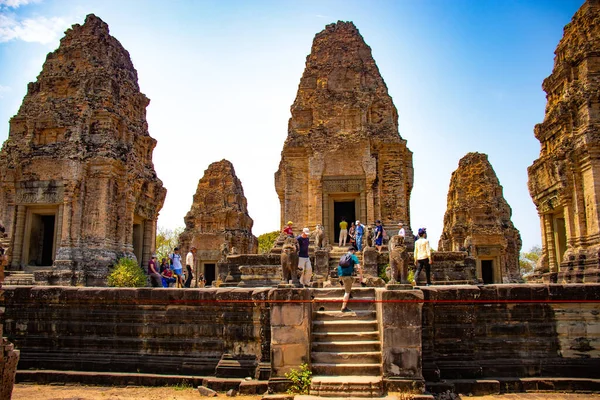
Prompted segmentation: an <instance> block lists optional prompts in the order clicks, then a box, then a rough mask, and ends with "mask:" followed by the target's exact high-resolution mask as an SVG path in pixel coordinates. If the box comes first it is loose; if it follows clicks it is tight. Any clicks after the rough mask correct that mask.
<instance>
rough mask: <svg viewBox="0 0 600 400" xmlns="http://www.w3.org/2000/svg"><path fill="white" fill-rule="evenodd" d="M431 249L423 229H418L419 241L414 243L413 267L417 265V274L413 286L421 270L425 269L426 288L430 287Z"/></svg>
mask: <svg viewBox="0 0 600 400" xmlns="http://www.w3.org/2000/svg"><path fill="white" fill-rule="evenodd" d="M431 264H433V262H432V259H431V247H430V246H429V239H427V232H426V231H425V228H420V229H419V240H417V241H416V242H415V265H418V267H417V272H415V277H414V279H413V282H412V283H413V284H416V282H417V279H419V275H420V274H421V270H422V269H423V267H425V276H426V277H427V286H429V285H431Z"/></svg>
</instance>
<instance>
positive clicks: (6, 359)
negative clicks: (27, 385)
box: [0, 290, 20, 400]
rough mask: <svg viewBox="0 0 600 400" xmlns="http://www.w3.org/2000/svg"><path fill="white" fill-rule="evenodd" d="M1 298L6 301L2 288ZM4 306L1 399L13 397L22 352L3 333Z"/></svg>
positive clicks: (0, 331) (1, 314) (0, 320)
mask: <svg viewBox="0 0 600 400" xmlns="http://www.w3.org/2000/svg"><path fill="white" fill-rule="evenodd" d="M0 298H1V300H2V301H3V302H4V291H3V290H0ZM3 325H4V308H3V309H2V310H0V340H1V341H2V342H1V343H0V379H2V383H1V384H0V400H10V399H11V397H12V391H13V386H14V384H15V376H16V375H17V364H18V362H19V356H20V352H19V350H15V346H14V345H13V344H12V343H10V342H9V341H8V340H7V339H6V338H5V337H2V335H3V333H4V332H3V329H2V328H3Z"/></svg>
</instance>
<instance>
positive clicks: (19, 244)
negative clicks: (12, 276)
mask: <svg viewBox="0 0 600 400" xmlns="http://www.w3.org/2000/svg"><path fill="white" fill-rule="evenodd" d="M25 209H26V207H25V206H22V205H17V222H16V224H15V225H16V226H15V236H14V242H13V254H12V261H11V263H10V265H11V267H12V268H19V267H20V266H21V264H22V263H21V258H22V256H23V239H24V236H25Z"/></svg>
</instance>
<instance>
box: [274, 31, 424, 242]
mask: <svg viewBox="0 0 600 400" xmlns="http://www.w3.org/2000/svg"><path fill="white" fill-rule="evenodd" d="M291 113H292V117H291V118H290V121H289V125H288V136H287V139H286V141H285V144H284V147H283V151H282V152H281V162H280V164H279V170H278V171H277V173H276V174H275V187H276V190H277V194H278V196H279V201H280V203H281V225H282V226H283V225H284V224H285V223H286V222H287V221H288V220H291V221H292V222H294V227H295V228H296V229H301V228H302V227H303V226H308V227H310V228H311V230H312V229H313V228H314V226H315V225H316V224H322V225H323V226H324V227H325V231H326V233H327V234H328V236H329V240H330V241H331V242H336V241H337V240H336V238H337V235H338V232H339V222H340V220H341V218H342V217H345V218H346V221H348V222H350V221H354V220H356V219H359V220H360V221H361V222H362V223H369V224H373V223H374V222H375V220H376V219H381V220H382V222H383V224H384V226H386V228H388V231H392V230H393V229H394V228H395V229H397V223H398V222H399V221H402V222H403V223H404V224H405V228H409V229H407V236H410V227H409V226H407V225H409V222H410V209H409V201H410V193H411V190H412V186H413V166H412V152H411V151H410V150H409V149H408V148H407V147H406V140H404V139H402V137H400V135H399V133H398V112H397V110H396V107H395V106H394V103H393V102H392V98H391V97H390V95H389V94H388V90H387V87H386V85H385V82H384V81H383V78H382V77H381V74H380V73H379V69H378V68H377V65H376V64H375V60H373V56H372V55H371V49H370V47H369V46H367V44H366V43H365V41H364V39H363V37H362V36H361V35H360V33H359V31H358V29H357V28H356V27H355V26H354V24H353V23H352V22H341V21H340V22H338V23H336V24H331V25H328V26H327V27H326V28H325V29H324V30H323V31H322V32H320V33H318V34H317V35H316V36H315V39H314V41H313V45H312V49H311V53H310V55H309V56H308V57H307V59H306V68H305V70H304V74H303V75H302V78H301V80H300V85H299V87H298V94H297V95H296V100H295V101H294V104H292V107H291ZM391 233H393V232H391Z"/></svg>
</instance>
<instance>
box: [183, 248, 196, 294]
mask: <svg viewBox="0 0 600 400" xmlns="http://www.w3.org/2000/svg"><path fill="white" fill-rule="evenodd" d="M195 255H196V248H195V247H194V246H192V248H191V249H190V251H189V252H188V253H187V255H186V256H185V269H186V274H185V275H186V276H185V283H184V284H183V286H184V287H187V288H189V287H190V286H191V284H192V279H194V274H193V273H192V270H193V269H194V256H195Z"/></svg>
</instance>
